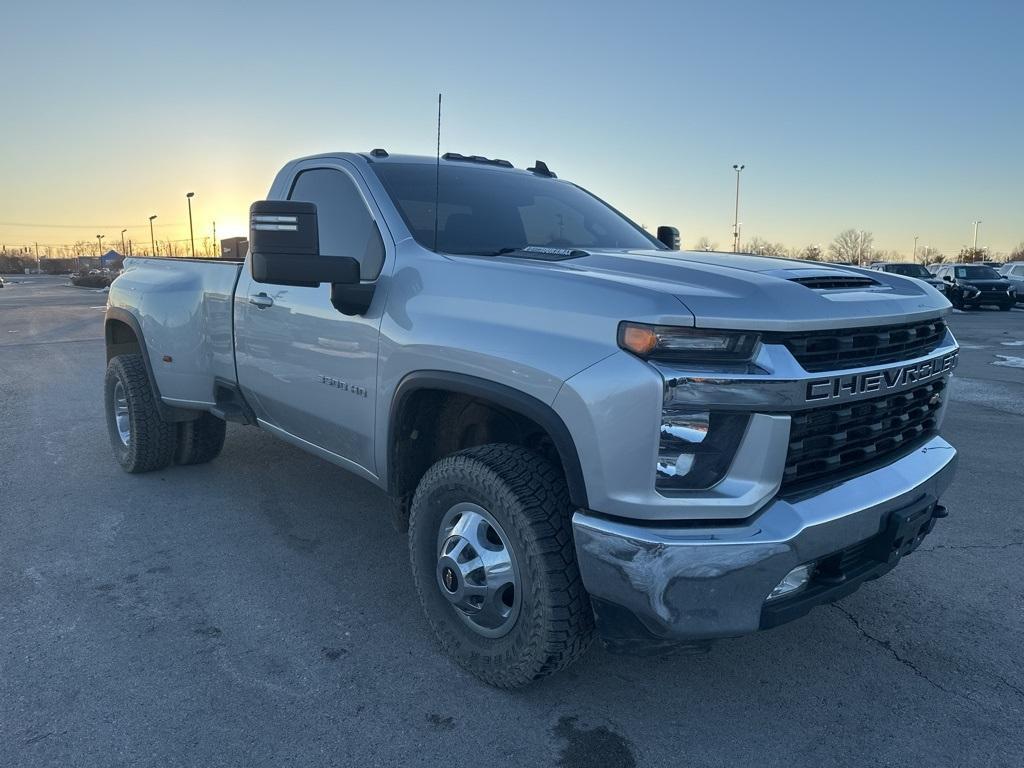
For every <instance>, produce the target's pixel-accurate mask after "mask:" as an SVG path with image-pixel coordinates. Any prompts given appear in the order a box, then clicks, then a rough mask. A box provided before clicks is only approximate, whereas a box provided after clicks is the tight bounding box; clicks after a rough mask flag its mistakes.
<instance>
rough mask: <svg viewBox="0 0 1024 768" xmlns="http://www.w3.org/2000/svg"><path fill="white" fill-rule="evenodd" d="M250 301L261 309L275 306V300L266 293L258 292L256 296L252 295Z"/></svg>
mask: <svg viewBox="0 0 1024 768" xmlns="http://www.w3.org/2000/svg"><path fill="white" fill-rule="evenodd" d="M249 303H250V304H255V305H256V306H257V307H259V308H260V309H266V308H267V307H272V306H274V300H273V299H272V298H270V297H269V296H267V294H265V293H257V294H256V295H255V296H250V297H249Z"/></svg>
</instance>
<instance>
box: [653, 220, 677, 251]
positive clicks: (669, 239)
mask: <svg viewBox="0 0 1024 768" xmlns="http://www.w3.org/2000/svg"><path fill="white" fill-rule="evenodd" d="M658 241H659V242H661V243H663V244H664V245H667V246H668V248H669V250H672V251H678V250H679V230H678V229H676V228H675V227H664V226H662V227H658Z"/></svg>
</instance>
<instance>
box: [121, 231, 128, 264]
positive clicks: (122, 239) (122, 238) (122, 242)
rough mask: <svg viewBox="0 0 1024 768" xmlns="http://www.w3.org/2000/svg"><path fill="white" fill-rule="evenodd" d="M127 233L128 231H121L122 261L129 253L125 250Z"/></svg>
mask: <svg viewBox="0 0 1024 768" xmlns="http://www.w3.org/2000/svg"><path fill="white" fill-rule="evenodd" d="M127 231H128V230H127V229H122V230H121V258H122V259H123V258H124V257H125V254H126V253H127V251H126V250H125V248H124V233H125V232H127Z"/></svg>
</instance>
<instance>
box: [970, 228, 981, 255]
mask: <svg viewBox="0 0 1024 768" xmlns="http://www.w3.org/2000/svg"><path fill="white" fill-rule="evenodd" d="M972 223H973V224H974V248H972V250H974V251H977V250H978V225H979V224H981V219H978V220H977V221H975V222H972ZM971 255H972V256H973V255H974V254H973V253H972V254H971Z"/></svg>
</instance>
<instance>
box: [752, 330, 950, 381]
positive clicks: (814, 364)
mask: <svg viewBox="0 0 1024 768" xmlns="http://www.w3.org/2000/svg"><path fill="white" fill-rule="evenodd" d="M945 336H946V323H945V321H943V320H941V319H936V320H926V321H924V322H920V323H905V324H902V325H879V326H874V327H871V328H840V329H837V330H829V331H808V332H807V333H769V334H765V335H764V340H765V341H767V342H770V343H775V344H785V345H786V347H787V349H789V351H790V352H792V353H793V357H795V358H796V359H797V362H799V363H800V365H801V366H803V368H804V370H805V371H808V372H810V373H815V372H817V371H840V370H844V369H848V368H865V367H868V366H872V365H885V364H886V363H899V362H904V361H906V360H912V359H914V358H915V357H922V356H924V355H927V354H928V353H929V352H931V351H932V350H934V349H935V348H936V347H938V346H939V344H941V343H942V339H943V338H945Z"/></svg>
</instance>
